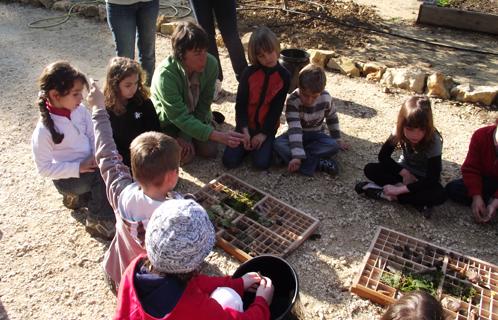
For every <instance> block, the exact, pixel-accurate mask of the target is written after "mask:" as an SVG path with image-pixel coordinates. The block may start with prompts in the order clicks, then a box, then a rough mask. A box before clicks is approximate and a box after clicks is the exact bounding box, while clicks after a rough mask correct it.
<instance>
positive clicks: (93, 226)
mask: <svg viewBox="0 0 498 320" xmlns="http://www.w3.org/2000/svg"><path fill="white" fill-rule="evenodd" d="M85 229H86V232H88V233H89V234H90V235H92V236H94V237H100V238H103V239H105V240H112V238H114V234H115V233H116V223H115V222H114V220H112V219H96V218H94V217H91V216H87V217H86V223H85Z"/></svg>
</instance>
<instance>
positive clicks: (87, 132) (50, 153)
mask: <svg viewBox="0 0 498 320" xmlns="http://www.w3.org/2000/svg"><path fill="white" fill-rule="evenodd" d="M50 116H51V117H52V119H53V120H54V124H55V130H57V132H60V133H62V134H64V139H62V142H61V143H59V144H55V143H54V141H53V140H52V136H51V134H50V131H49V130H48V129H47V128H46V127H45V126H44V125H43V124H42V122H41V121H38V124H37V125H36V128H35V131H34V132H33V136H32V138H31V147H32V150H33V157H34V159H35V164H36V168H37V170H38V173H39V174H40V175H42V176H44V177H49V178H51V179H53V180H55V179H67V178H79V176H80V162H82V161H83V160H85V159H87V158H88V157H90V156H91V155H93V154H94V142H95V137H94V134H93V125H92V119H91V116H90V112H88V110H87V109H86V107H85V106H84V105H80V106H79V107H78V108H76V109H75V110H74V111H73V112H71V120H69V119H68V118H66V117H64V116H58V115H55V114H50Z"/></svg>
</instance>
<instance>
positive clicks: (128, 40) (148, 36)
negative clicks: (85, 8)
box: [106, 0, 159, 85]
mask: <svg viewBox="0 0 498 320" xmlns="http://www.w3.org/2000/svg"><path fill="white" fill-rule="evenodd" d="M106 9H107V21H108V23H109V27H110V28H111V32H112V37H113V38H114V42H115V43H116V55H117V56H119V57H128V58H130V59H135V42H136V45H137V47H138V62H140V64H141V65H142V68H143V69H144V70H145V72H146V74H147V85H150V80H151V79H152V74H153V73H154V68H155V66H156V20H157V15H158V14H159V0H152V1H147V2H136V3H134V4H130V5H120V4H113V3H109V2H106ZM135 40H136V41H135Z"/></svg>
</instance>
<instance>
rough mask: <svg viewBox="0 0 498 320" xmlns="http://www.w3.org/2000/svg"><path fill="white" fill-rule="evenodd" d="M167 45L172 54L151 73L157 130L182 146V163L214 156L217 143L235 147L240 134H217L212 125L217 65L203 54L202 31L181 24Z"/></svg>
mask: <svg viewBox="0 0 498 320" xmlns="http://www.w3.org/2000/svg"><path fill="white" fill-rule="evenodd" d="M171 43H172V47H173V52H174V54H173V55H172V56H169V57H167V58H166V59H165V60H164V61H163V62H162V63H161V65H160V66H159V67H158V68H157V69H156V71H155V72H154V76H153V77H152V85H151V99H152V102H153V103H154V107H155V108H156V112H157V113H158V116H159V122H160V124H161V130H162V131H163V132H164V133H166V134H168V135H170V136H172V137H174V138H176V140H177V142H178V144H179V145H180V146H181V147H182V163H183V164H185V163H188V162H190V161H192V160H193V158H194V156H195V155H196V154H197V155H200V156H202V157H208V158H214V157H216V153H217V150H218V148H217V143H222V144H224V145H228V146H230V147H236V146H238V145H239V144H240V143H241V141H242V140H243V138H244V136H243V135H242V134H241V133H238V132H234V131H228V132H222V131H218V130H216V129H215V128H214V127H213V125H212V113H211V103H212V101H213V94H214V87H215V82H216V79H217V77H218V63H217V62H216V59H215V58H214V57H213V56H212V55H210V54H208V53H207V47H208V39H207V35H206V32H205V31H204V30H203V29H202V28H201V27H199V26H198V25H196V24H194V23H192V22H188V23H182V24H179V25H178V26H177V28H176V29H175V31H174V33H173V36H172V38H171Z"/></svg>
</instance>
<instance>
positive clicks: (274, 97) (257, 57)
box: [223, 27, 290, 170]
mask: <svg viewBox="0 0 498 320" xmlns="http://www.w3.org/2000/svg"><path fill="white" fill-rule="evenodd" d="M279 54H280V43H279V41H278V39H277V36H276V35H275V34H274V33H273V32H272V31H271V30H270V29H268V28H267V27H261V28H258V29H257V30H256V31H254V32H253V33H252V34H251V38H250V39H249V48H248V56H249V62H250V63H251V65H250V66H249V67H247V68H246V69H245V70H244V72H243V73H242V77H241V79H240V83H239V87H238V89H237V100H236V103H235V118H236V119H235V122H236V129H235V130H236V131H237V132H240V133H242V134H243V135H244V138H243V143H241V144H239V145H238V146H237V147H231V146H227V147H226V148H225V152H224V153H223V164H224V165H225V166H226V167H227V168H235V167H237V166H239V165H240V164H241V163H242V161H243V160H244V157H245V156H246V155H248V154H251V157H252V164H253V166H254V167H255V168H257V169H261V170H264V169H268V168H269V167H270V165H271V157H272V149H273V142H274V140H275V134H276V132H277V129H278V126H279V124H280V122H279V120H280V114H281V113H282V109H283V106H284V101H285V96H286V95H287V91H288V90H289V85H290V75H289V72H288V71H287V70H286V69H285V68H284V67H282V66H281V65H280V64H279V63H278V57H279Z"/></svg>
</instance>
